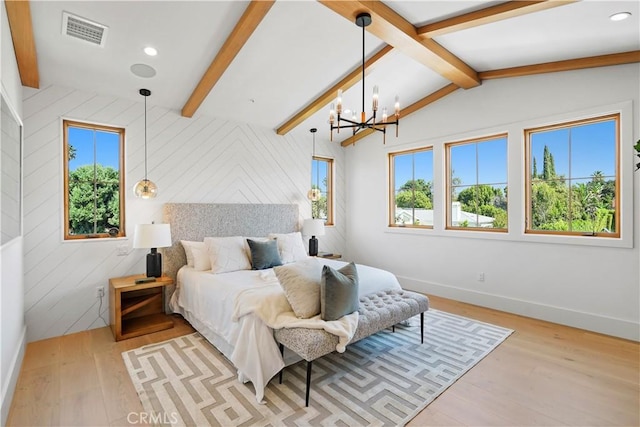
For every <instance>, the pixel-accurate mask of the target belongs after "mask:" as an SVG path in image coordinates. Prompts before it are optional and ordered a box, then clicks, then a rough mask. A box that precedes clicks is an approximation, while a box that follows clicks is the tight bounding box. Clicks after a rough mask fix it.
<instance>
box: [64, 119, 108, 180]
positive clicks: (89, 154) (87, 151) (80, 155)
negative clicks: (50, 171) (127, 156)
mask: <svg viewBox="0 0 640 427" xmlns="http://www.w3.org/2000/svg"><path fill="white" fill-rule="evenodd" d="M94 138H95V155H96V162H97V163H99V164H101V165H103V166H111V167H112V168H114V169H115V170H118V169H119V157H120V156H119V149H120V139H119V135H118V134H117V133H112V132H102V131H95V132H94V131H93V130H91V129H84V128H75V127H69V144H70V145H71V146H73V147H74V148H75V149H76V158H75V159H74V160H71V161H70V162H69V170H70V171H73V170H75V169H76V168H78V167H80V166H85V165H93V163H94Z"/></svg>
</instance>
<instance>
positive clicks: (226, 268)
mask: <svg viewBox="0 0 640 427" xmlns="http://www.w3.org/2000/svg"><path fill="white" fill-rule="evenodd" d="M204 242H205V244H206V245H207V250H208V252H209V259H210V260H211V271H212V272H213V273H216V274H217V273H228V272H231V271H238V270H251V263H250V262H249V258H248V257H247V253H246V252H245V250H244V238H243V237H241V236H232V237H206V238H205V239H204Z"/></svg>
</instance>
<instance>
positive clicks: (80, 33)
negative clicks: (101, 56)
mask: <svg viewBox="0 0 640 427" xmlns="http://www.w3.org/2000/svg"><path fill="white" fill-rule="evenodd" d="M108 29H109V27H107V26H106V25H102V24H98V23H97V22H93V21H89V20H88V19H84V18H81V17H79V16H76V15H72V14H70V13H68V12H62V34H66V35H67V36H69V37H73V38H76V39H80V40H84V41H86V42H88V43H91V44H94V45H97V46H100V47H104V43H105V41H106V39H107V30H108Z"/></svg>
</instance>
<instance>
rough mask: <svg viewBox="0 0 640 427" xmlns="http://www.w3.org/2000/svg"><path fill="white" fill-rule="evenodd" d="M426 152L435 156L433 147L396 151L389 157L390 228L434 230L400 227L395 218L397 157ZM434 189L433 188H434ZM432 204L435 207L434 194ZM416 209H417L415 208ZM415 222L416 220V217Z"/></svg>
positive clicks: (429, 226) (412, 225)
mask: <svg viewBox="0 0 640 427" xmlns="http://www.w3.org/2000/svg"><path fill="white" fill-rule="evenodd" d="M424 151H431V155H432V156H433V146H426V147H420V148H413V149H410V150H403V151H394V152H390V153H389V154H388V155H387V161H388V171H389V188H388V195H389V196H388V200H389V212H388V214H389V219H388V226H389V227H394V228H421V229H429V230H432V229H433V225H422V224H420V225H416V224H409V225H406V224H405V225H399V224H396V221H395V218H396V211H395V209H396V182H395V180H396V176H395V175H396V174H395V166H394V159H395V157H396V156H403V155H407V154H415V153H421V152H424ZM413 172H414V173H415V165H414V171H413ZM414 179H415V176H414ZM431 183H432V184H433V177H432V181H431ZM432 188H433V187H432ZM431 204H432V205H434V204H435V200H434V199H433V193H432V194H431ZM414 209H415V208H414ZM414 220H415V215H414Z"/></svg>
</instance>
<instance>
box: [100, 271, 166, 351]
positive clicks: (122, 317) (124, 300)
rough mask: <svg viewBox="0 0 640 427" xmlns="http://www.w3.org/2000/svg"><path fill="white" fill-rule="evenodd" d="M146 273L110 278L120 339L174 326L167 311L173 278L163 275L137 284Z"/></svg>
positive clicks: (114, 321)
mask: <svg viewBox="0 0 640 427" xmlns="http://www.w3.org/2000/svg"><path fill="white" fill-rule="evenodd" d="M145 277H146V276H145V275H144V274H137V275H135V276H127V277H116V278H113V279H109V302H110V305H111V310H110V315H109V321H110V323H111V331H112V332H113V336H114V338H115V339H116V341H121V340H126V339H127V338H133V337H137V336H140V335H145V334H150V333H151V332H157V331H162V330H164V329H170V328H173V320H172V319H171V317H170V316H167V315H166V314H165V313H164V292H163V290H164V287H165V286H167V285H173V279H171V278H169V277H165V276H162V277H159V278H157V279H156V281H155V282H148V283H140V284H136V283H135V280H136V279H142V278H145Z"/></svg>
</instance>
